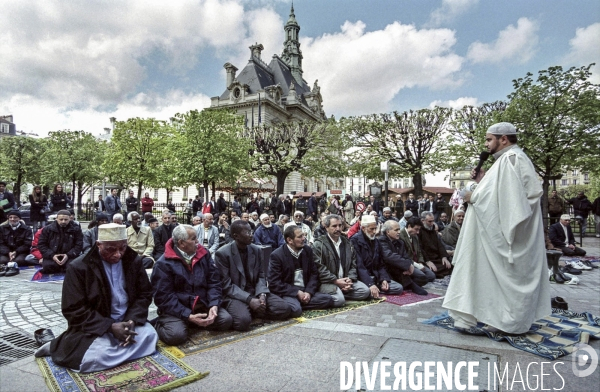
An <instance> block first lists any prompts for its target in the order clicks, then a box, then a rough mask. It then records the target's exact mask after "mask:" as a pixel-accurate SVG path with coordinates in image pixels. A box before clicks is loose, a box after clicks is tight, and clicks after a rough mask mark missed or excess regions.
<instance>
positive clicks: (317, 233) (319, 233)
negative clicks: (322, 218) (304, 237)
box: [313, 222, 327, 240]
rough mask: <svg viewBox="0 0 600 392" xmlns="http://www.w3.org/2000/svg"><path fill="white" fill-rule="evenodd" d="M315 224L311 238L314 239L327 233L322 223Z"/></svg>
mask: <svg viewBox="0 0 600 392" xmlns="http://www.w3.org/2000/svg"><path fill="white" fill-rule="evenodd" d="M316 225H317V227H316V228H315V231H314V232H313V238H314V239H315V240H316V239H317V238H319V237H321V236H323V235H326V234H327V230H326V229H325V228H324V227H323V225H322V224H321V223H319V222H317V223H316Z"/></svg>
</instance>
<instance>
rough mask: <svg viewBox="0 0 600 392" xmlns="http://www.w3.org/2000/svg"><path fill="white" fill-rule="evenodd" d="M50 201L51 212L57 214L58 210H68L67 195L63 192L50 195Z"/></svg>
mask: <svg viewBox="0 0 600 392" xmlns="http://www.w3.org/2000/svg"><path fill="white" fill-rule="evenodd" d="M50 201H51V202H52V211H53V212H58V211H60V210H66V209H67V208H68V206H67V204H69V200H68V199H67V194H66V193H64V192H60V193H52V194H51V195H50Z"/></svg>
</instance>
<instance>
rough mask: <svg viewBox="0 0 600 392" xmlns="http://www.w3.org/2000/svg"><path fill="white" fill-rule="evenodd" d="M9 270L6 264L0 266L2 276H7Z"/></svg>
mask: <svg viewBox="0 0 600 392" xmlns="http://www.w3.org/2000/svg"><path fill="white" fill-rule="evenodd" d="M7 269H8V268H7V267H6V264H0V276H4V275H6V270H7Z"/></svg>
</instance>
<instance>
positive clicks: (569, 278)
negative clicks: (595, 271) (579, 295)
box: [563, 274, 579, 286]
mask: <svg viewBox="0 0 600 392" xmlns="http://www.w3.org/2000/svg"><path fill="white" fill-rule="evenodd" d="M563 276H564V277H565V279H566V281H565V284H571V285H574V286H577V285H578V284H579V278H578V277H577V276H573V275H571V274H564V275H563Z"/></svg>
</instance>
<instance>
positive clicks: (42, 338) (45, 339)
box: [33, 328, 54, 347]
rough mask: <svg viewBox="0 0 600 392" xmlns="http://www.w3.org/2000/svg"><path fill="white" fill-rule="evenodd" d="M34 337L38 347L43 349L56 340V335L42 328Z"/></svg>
mask: <svg viewBox="0 0 600 392" xmlns="http://www.w3.org/2000/svg"><path fill="white" fill-rule="evenodd" d="M33 337H34V338H35V342H36V343H37V344H38V347H41V346H43V345H44V344H46V343H49V342H51V341H52V340H53V339H54V333H53V332H52V330H51V329H49V328H41V329H38V330H37V331H35V332H34V333H33Z"/></svg>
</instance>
